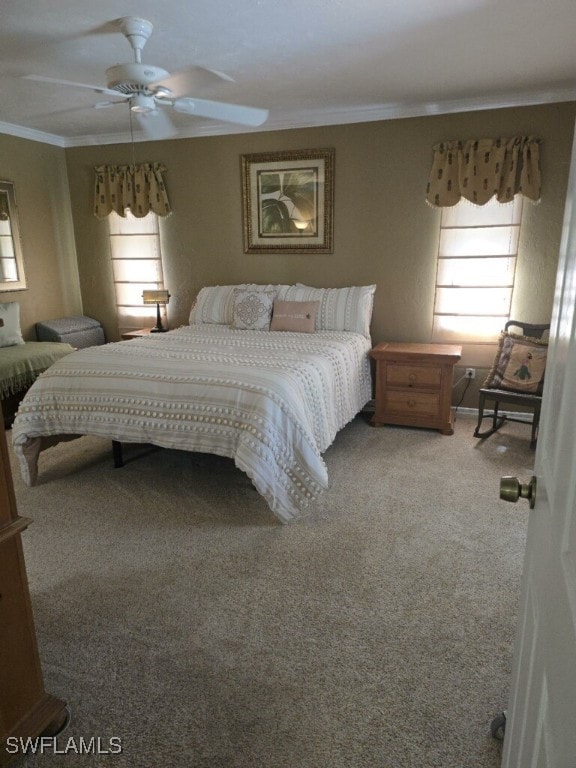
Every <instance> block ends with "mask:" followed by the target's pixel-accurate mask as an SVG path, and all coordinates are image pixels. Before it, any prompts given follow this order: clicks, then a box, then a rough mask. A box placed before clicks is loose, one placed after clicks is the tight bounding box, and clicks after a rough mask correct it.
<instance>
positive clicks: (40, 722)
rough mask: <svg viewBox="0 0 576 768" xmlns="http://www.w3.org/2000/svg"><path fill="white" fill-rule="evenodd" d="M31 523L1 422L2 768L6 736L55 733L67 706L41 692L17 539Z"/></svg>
mask: <svg viewBox="0 0 576 768" xmlns="http://www.w3.org/2000/svg"><path fill="white" fill-rule="evenodd" d="M29 522H30V521H29V520H27V519H26V518H25V517H20V516H19V515H18V513H17V510H16V499H15V496H14V486H13V484H12V474H11V472H10V464H9V457H8V448H7V445H6V435H5V434H4V424H3V423H2V422H1V420H0V766H4V765H7V763H8V762H10V760H11V759H12V758H15V757H16V755H15V754H13V752H14V750H13V749H11V746H10V745H9V744H8V745H7V742H6V740H7V739H8V738H9V737H23V738H25V737H27V736H31V737H35V736H39V735H40V734H46V735H51V734H54V733H57V732H58V730H60V728H61V727H62V725H63V724H65V722H66V719H67V711H66V703H65V702H64V701H61V700H60V699H57V698H56V697H55V696H51V695H50V694H49V693H46V691H45V690H44V682H43V677H42V669H41V666H40V658H39V656H38V648H37V645H36V633H35V629H34V621H33V618H32V607H31V605H30V594H29V591H28V580H27V578H26V567H25V564H24V554H23V551H22V541H21V539H20V537H21V533H22V531H23V530H24V529H25V528H26V527H27V526H28V523H29Z"/></svg>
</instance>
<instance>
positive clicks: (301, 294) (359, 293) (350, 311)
mask: <svg viewBox="0 0 576 768" xmlns="http://www.w3.org/2000/svg"><path fill="white" fill-rule="evenodd" d="M375 291H376V286H375V285H361V286H348V287H346V288H312V287H310V286H308V285H301V284H300V283H298V284H297V285H291V286H287V287H286V290H281V291H280V292H279V294H278V298H279V299H282V300H283V301H318V302H320V306H319V308H318V312H317V313H316V330H318V331H351V332H352V333H361V334H362V336H365V337H366V338H367V339H369V338H370V321H371V319H372V308H373V306H374V293H375Z"/></svg>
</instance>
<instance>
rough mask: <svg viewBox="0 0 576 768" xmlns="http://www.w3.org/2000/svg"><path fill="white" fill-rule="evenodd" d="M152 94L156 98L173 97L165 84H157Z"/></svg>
mask: <svg viewBox="0 0 576 768" xmlns="http://www.w3.org/2000/svg"><path fill="white" fill-rule="evenodd" d="M154 96H155V97H156V98H157V99H172V98H173V97H174V94H173V93H172V91H171V90H170V88H166V86H165V85H159V86H158V87H157V88H155V89H154Z"/></svg>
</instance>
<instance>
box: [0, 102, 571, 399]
mask: <svg viewBox="0 0 576 768" xmlns="http://www.w3.org/2000/svg"><path fill="white" fill-rule="evenodd" d="M575 114H576V105H574V104H555V105H545V106H539V107H526V108H518V109H502V110H493V111H486V112H469V113H460V114H455V115H441V116H432V117H425V118H410V119H404V120H391V121H383V122H373V123H364V124H352V125H340V126H329V127H323V128H313V129H302V130H300V129H299V130H289V131H277V132H258V133H252V134H243V135H237V136H224V137H210V138H201V139H185V140H175V141H165V142H157V143H154V144H147V143H144V144H137V145H136V161H137V162H144V161H161V162H163V163H164V164H165V165H166V166H167V168H168V171H167V174H166V180H167V185H168V191H169V195H170V199H171V202H172V206H173V210H174V213H173V215H172V216H171V217H169V218H168V219H165V220H163V222H162V240H163V253H164V262H165V273H166V283H167V286H168V288H169V289H170V292H171V294H172V296H173V298H172V300H171V303H170V306H169V312H170V322H171V324H172V325H177V324H181V323H185V322H186V320H187V317H188V312H189V309H190V305H191V303H192V300H193V298H194V296H195V294H196V293H197V291H198V290H199V289H200V288H201V287H202V286H203V285H210V284H217V283H235V282H243V281H255V282H271V283H275V282H286V283H290V282H296V281H300V282H304V283H308V284H311V285H319V286H341V285H347V284H367V283H376V284H377V286H378V287H377V292H376V300H375V308H374V320H373V325H372V335H373V340H374V342H378V341H382V340H385V339H390V340H403V341H427V340H429V338H430V332H431V324H432V307H433V301H434V276H435V259H436V249H437V242H438V227H439V217H440V214H439V212H438V211H437V210H434V209H432V208H430V207H429V206H428V205H426V203H425V202H424V190H425V186H426V181H427V175H428V171H429V167H430V162H431V147H432V145H433V144H434V143H436V142H438V141H441V140H446V139H452V138H460V139H466V138H470V137H479V136H506V135H514V134H532V135H535V136H538V137H540V138H542V140H543V145H542V167H543V178H544V183H543V193H542V201H541V202H540V204H538V205H535V206H533V205H530V204H527V205H526V206H525V217H524V223H523V228H522V233H521V246H520V258H519V262H518V268H517V289H516V291H515V295H514V299H513V309H512V313H513V315H517V316H521V317H523V318H525V319H526V320H532V321H535V322H536V321H547V320H548V319H549V317H550V311H551V305H552V298H553V292H554V281H555V274H556V264H557V254H558V247H559V241H560V234H561V224H562V217H563V209H564V196H565V190H566V184H567V175H568V168H569V159H570V149H571V142H572V135H573V128H574V116H575ZM315 147H334V148H335V151H336V166H335V167H336V171H335V209H334V253H333V254H327V255H314V254H309V255H298V254H294V255H264V254H245V253H244V250H243V239H242V193H241V179H240V156H241V155H242V154H244V153H249V152H263V151H274V150H284V149H304V148H315ZM0 152H1V158H2V167H1V170H0V178H4V179H8V180H12V181H14V182H15V184H16V194H17V200H18V207H19V212H20V225H21V230H22V241H23V250H24V259H25V264H26V273H27V279H28V286H29V287H28V290H26V291H21V292H17V293H12V292H10V293H5V294H0V301H7V300H14V299H16V298H17V300H18V301H20V303H21V306H22V324H23V328H24V330H25V332H26V334H27V337H28V338H33V323H35V322H36V321H37V320H43V319H47V318H50V317H60V316H64V315H69V314H75V313H78V312H81V311H83V312H84V313H85V314H87V315H91V316H93V317H96V318H98V319H99V320H100V321H101V322H102V323H103V324H104V327H105V329H106V332H107V334H108V337H109V338H110V339H114V338H117V326H116V320H115V311H114V296H113V288H112V274H111V267H110V254H109V246H108V230H107V223H106V222H100V221H98V220H97V219H96V218H95V217H94V216H93V214H92V191H93V167H94V166H95V165H97V164H100V163H129V162H131V160H132V151H131V148H130V147H129V146H128V145H111V146H93V147H81V148H74V149H68V150H62V149H59V148H55V147H51V146H49V145H45V144H40V143H36V142H31V141H27V140H24V139H18V138H13V137H9V136H0ZM64 158H65V159H64ZM69 205H70V206H71V208H70V207H69ZM72 220H73V226H74V235H75V244H74V241H73V240H72V225H71V221H72ZM75 249H76V255H77V262H76V260H75V252H74V251H75ZM79 288H80V291H81V297H82V298H81V299H80V293H79ZM464 362H465V361H463V363H464ZM481 375H482V372H481V371H479V378H481ZM470 395H471V396H470ZM475 402H476V401H475V398H474V390H472V392H471V393H469V397H468V398H467V399H466V401H465V404H470V405H474V404H475Z"/></svg>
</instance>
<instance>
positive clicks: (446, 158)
mask: <svg viewBox="0 0 576 768" xmlns="http://www.w3.org/2000/svg"><path fill="white" fill-rule="evenodd" d="M433 151H434V157H433V161H432V170H431V171H430V179H429V181H428V187H427V190H426V200H427V202H428V203H430V205H433V206H435V207H441V208H442V207H448V206H452V205H456V203H457V202H458V201H459V200H460V199H461V198H465V199H466V200H469V201H470V202H471V203H475V204H476V205H484V204H485V203H487V202H488V200H490V199H491V198H492V197H496V199H497V200H498V201H499V202H500V203H508V202H510V201H511V200H512V199H513V198H514V196H515V195H524V197H527V198H529V199H530V200H533V201H536V200H539V199H540V185H541V174H540V139H535V138H533V137H532V136H516V137H514V138H511V139H502V138H500V139H470V140H469V141H448V142H443V143H442V144H436V146H434V147H433Z"/></svg>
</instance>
